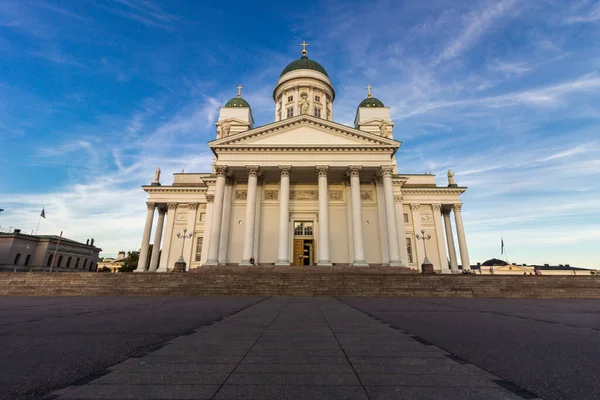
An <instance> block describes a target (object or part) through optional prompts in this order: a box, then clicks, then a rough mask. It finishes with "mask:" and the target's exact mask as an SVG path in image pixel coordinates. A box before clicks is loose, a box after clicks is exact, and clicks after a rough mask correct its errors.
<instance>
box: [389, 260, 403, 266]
mask: <svg viewBox="0 0 600 400" xmlns="http://www.w3.org/2000/svg"><path fill="white" fill-rule="evenodd" d="M388 265H389V266H390V267H406V264H404V263H403V262H402V261H400V260H398V261H390V262H389V264H388Z"/></svg>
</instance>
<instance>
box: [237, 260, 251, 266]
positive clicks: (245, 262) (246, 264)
mask: <svg viewBox="0 0 600 400" xmlns="http://www.w3.org/2000/svg"><path fill="white" fill-rule="evenodd" d="M238 265H239V266H240V267H253V266H254V264H252V263H250V261H244V260H242V261H241V262H240V263H239V264H238Z"/></svg>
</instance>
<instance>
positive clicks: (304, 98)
mask: <svg viewBox="0 0 600 400" xmlns="http://www.w3.org/2000/svg"><path fill="white" fill-rule="evenodd" d="M309 107H310V102H309V101H308V95H307V94H306V93H305V92H304V93H302V94H301V95H300V114H308V108H309Z"/></svg>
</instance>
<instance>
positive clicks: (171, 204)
mask: <svg viewBox="0 0 600 400" xmlns="http://www.w3.org/2000/svg"><path fill="white" fill-rule="evenodd" d="M167 207H168V208H169V210H175V209H176V208H177V203H167ZM169 218H171V217H169Z"/></svg>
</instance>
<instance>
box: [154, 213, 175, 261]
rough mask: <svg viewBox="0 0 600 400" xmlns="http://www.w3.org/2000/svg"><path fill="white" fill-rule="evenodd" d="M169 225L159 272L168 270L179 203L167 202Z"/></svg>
mask: <svg viewBox="0 0 600 400" xmlns="http://www.w3.org/2000/svg"><path fill="white" fill-rule="evenodd" d="M167 208H168V211H167V227H166V228H165V234H164V239H163V246H162V253H161V255H160V261H159V264H158V271H157V272H167V269H168V268H167V265H168V263H169V257H170V255H171V241H172V239H173V238H172V236H173V226H174V225H175V213H176V212H177V203H167Z"/></svg>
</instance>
